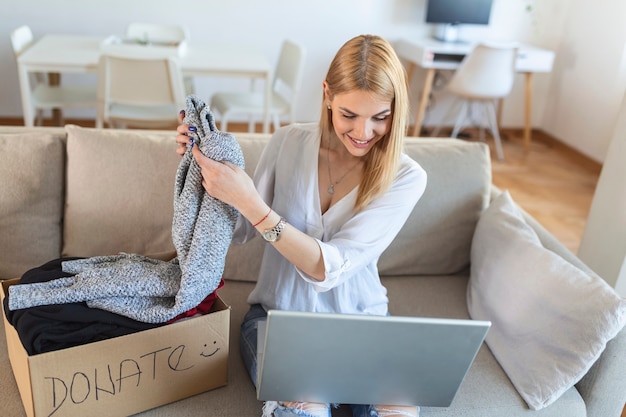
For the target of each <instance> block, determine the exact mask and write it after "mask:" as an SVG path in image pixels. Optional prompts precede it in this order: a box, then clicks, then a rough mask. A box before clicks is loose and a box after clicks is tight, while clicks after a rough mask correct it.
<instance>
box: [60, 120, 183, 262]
mask: <svg viewBox="0 0 626 417" xmlns="http://www.w3.org/2000/svg"><path fill="white" fill-rule="evenodd" d="M66 130H67V188H66V202H65V221H64V237H65V240H64V242H63V256H86V257H89V256H96V255H108V254H115V253H118V252H131V253H139V254H154V253H159V252H167V251H173V250H174V246H173V243H172V238H171V233H172V217H173V201H174V181H175V175H176V169H177V168H178V164H179V162H180V157H179V156H178V155H177V154H176V152H175V149H176V142H175V141H174V136H175V133H174V132H152V131H133V130H113V129H111V130H109V129H101V130H95V129H87V128H81V127H78V126H72V125H68V126H66Z"/></svg>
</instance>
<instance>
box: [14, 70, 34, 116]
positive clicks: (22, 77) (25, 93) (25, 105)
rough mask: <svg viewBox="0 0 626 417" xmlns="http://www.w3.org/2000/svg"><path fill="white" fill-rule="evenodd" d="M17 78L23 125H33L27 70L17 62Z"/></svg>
mask: <svg viewBox="0 0 626 417" xmlns="http://www.w3.org/2000/svg"><path fill="white" fill-rule="evenodd" d="M18 78H19V81H20V93H21V95H22V115H23V117H24V126H26V127H33V124H34V119H35V110H34V108H33V103H32V100H31V95H30V91H31V90H30V80H29V78H28V71H27V70H26V68H24V67H23V66H22V65H19V64H18Z"/></svg>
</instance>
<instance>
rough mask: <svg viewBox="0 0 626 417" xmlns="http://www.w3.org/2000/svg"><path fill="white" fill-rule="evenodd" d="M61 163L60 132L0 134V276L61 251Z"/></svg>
mask: <svg viewBox="0 0 626 417" xmlns="http://www.w3.org/2000/svg"><path fill="white" fill-rule="evenodd" d="M64 164H65V144H64V141H63V136H62V135H58V134H47V133H46V134H44V133H39V132H33V133H16V134H2V135H0V183H1V184H2V185H1V186H0V230H2V239H1V241H0V251H2V255H3V256H2V259H3V261H2V262H0V279H7V278H15V277H19V276H21V275H22V274H23V273H24V272H26V271H27V270H29V269H30V268H34V267H36V266H37V265H38V263H37V262H39V263H43V262H47V261H48V260H50V259H53V258H58V257H59V251H60V248H61V222H62V219H63V199H62V195H63V182H64V178H65V171H64V169H63V168H64Z"/></svg>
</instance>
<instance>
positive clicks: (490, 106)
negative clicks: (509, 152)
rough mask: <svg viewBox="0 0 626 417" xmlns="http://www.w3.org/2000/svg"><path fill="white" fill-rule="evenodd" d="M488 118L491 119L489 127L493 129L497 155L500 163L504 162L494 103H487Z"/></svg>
mask: <svg viewBox="0 0 626 417" xmlns="http://www.w3.org/2000/svg"><path fill="white" fill-rule="evenodd" d="M486 111H487V117H488V119H489V127H490V129H491V134H492V135H493V140H494V142H495V145H496V154H497V155H498V159H499V160H500V161H504V151H503V150H502V142H501V141H500V132H499V130H498V119H497V118H496V110H495V108H494V103H491V102H490V103H487V108H486Z"/></svg>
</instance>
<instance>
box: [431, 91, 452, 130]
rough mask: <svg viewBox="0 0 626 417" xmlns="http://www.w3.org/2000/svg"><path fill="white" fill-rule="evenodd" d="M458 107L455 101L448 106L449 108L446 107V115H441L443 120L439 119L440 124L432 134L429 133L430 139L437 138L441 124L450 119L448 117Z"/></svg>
mask: <svg viewBox="0 0 626 417" xmlns="http://www.w3.org/2000/svg"><path fill="white" fill-rule="evenodd" d="M457 107H458V100H455V101H454V103H452V104H451V105H450V107H448V110H446V113H445V114H444V115H443V118H442V119H441V123H439V124H438V125H437V126H436V127H435V128H434V129H433V131H432V132H430V136H431V137H437V136H439V131H440V130H441V127H442V126H443V124H444V123H445V121H446V120H448V117H450V115H451V114H452V112H453V110H454V109H455V108H457Z"/></svg>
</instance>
